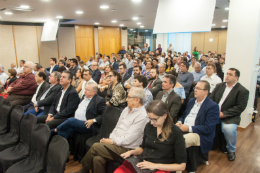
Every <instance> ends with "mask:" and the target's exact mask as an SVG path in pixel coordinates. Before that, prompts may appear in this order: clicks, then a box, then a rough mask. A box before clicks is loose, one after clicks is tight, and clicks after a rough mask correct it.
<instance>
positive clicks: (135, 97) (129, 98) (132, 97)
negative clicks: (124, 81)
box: [127, 96, 137, 99]
mask: <svg viewBox="0 0 260 173" xmlns="http://www.w3.org/2000/svg"><path fill="white" fill-rule="evenodd" d="M127 98H128V99H131V98H137V97H129V96H127Z"/></svg>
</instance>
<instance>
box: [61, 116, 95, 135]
mask: <svg viewBox="0 0 260 173" xmlns="http://www.w3.org/2000/svg"><path fill="white" fill-rule="evenodd" d="M57 131H58V135H60V136H62V137H64V138H66V139H68V138H69V137H70V136H71V135H73V134H74V133H80V134H86V133H92V126H91V127H90V128H87V127H86V124H85V121H82V120H78V119H76V118H68V119H67V120H66V121H64V122H63V123H61V124H60V125H59V126H58V127H57Z"/></svg>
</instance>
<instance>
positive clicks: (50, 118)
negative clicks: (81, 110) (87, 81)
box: [37, 71, 80, 129]
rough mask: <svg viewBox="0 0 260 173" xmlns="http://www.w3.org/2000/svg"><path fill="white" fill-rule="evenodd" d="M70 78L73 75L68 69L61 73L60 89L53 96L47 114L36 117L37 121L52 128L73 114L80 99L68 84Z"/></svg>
mask: <svg viewBox="0 0 260 173" xmlns="http://www.w3.org/2000/svg"><path fill="white" fill-rule="evenodd" d="M72 78H73V75H72V73H71V72H69V71H64V72H63V73H62V74H61V79H60V85H61V86H62V89H61V90H60V91H59V92H58V93H57V95H56V97H55V98H54V100H53V102H52V105H51V108H50V110H49V112H48V114H47V115H43V116H40V117H38V118H37V123H46V124H47V125H48V126H49V127H50V129H54V128H56V127H57V126H58V125H60V124H61V123H63V122H64V121H66V120H67V118H70V117H72V116H73V115H74V112H75V111H76V109H77V107H78V104H79V101H80V99H79V95H78V93H77V91H76V90H75V89H74V88H73V86H72V85H70V83H71V81H72Z"/></svg>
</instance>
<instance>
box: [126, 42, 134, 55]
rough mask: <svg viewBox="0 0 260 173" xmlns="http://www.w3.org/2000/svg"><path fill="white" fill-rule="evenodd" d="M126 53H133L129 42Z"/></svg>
mask: <svg viewBox="0 0 260 173" xmlns="http://www.w3.org/2000/svg"><path fill="white" fill-rule="evenodd" d="M127 53H129V54H132V53H133V49H132V46H131V45H130V44H129V45H128V50H127Z"/></svg>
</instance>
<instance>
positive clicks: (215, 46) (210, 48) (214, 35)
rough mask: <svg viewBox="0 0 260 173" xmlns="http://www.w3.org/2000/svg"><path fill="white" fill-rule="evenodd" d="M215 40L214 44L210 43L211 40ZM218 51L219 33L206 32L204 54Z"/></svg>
mask: <svg viewBox="0 0 260 173" xmlns="http://www.w3.org/2000/svg"><path fill="white" fill-rule="evenodd" d="M210 38H213V42H209V39H210ZM217 49H218V31H211V32H205V42H204V54H207V53H208V51H217Z"/></svg>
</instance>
